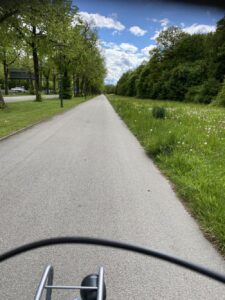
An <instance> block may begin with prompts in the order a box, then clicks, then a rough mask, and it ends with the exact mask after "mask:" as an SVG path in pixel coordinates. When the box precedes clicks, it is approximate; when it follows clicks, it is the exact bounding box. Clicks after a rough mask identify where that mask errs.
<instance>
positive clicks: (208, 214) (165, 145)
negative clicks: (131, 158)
mask: <svg viewBox="0 0 225 300" xmlns="http://www.w3.org/2000/svg"><path fill="white" fill-rule="evenodd" d="M108 98H109V100H110V101H111V103H112V105H113V106H114V108H115V110H116V111H117V113H118V114H119V115H120V116H121V118H122V119H123V120H124V121H125V122H126V124H127V125H128V127H129V128H130V129H131V130H132V132H133V133H134V134H135V135H136V136H137V138H138V139H139V141H140V143H141V144H142V145H143V147H144V148H145V150H146V152H147V154H148V155H150V156H151V157H152V158H153V159H154V161H155V162H156V164H157V165H158V166H159V168H160V169H161V170H162V171H163V173H164V174H166V175H167V176H168V177H169V178H170V180H171V181H172V183H173V184H174V187H175V190H176V191H177V192H178V194H179V195H180V196H182V199H183V200H184V201H185V204H186V206H187V207H188V209H189V211H191V213H192V214H193V215H194V216H195V217H196V219H197V220H198V221H199V224H200V226H201V228H202V229H203V231H204V233H205V234H206V236H207V237H208V238H209V239H210V240H211V241H213V242H214V244H216V245H217V247H218V248H219V249H220V251H221V253H222V254H223V255H225V109H224V108H216V107H211V106H206V105H196V104H186V103H180V102H172V101H156V100H137V99H135V98H131V97H121V96H111V95H110V96H108ZM154 106H162V107H165V108H166V118H165V119H156V118H153V116H152V108H153V107H154Z"/></svg>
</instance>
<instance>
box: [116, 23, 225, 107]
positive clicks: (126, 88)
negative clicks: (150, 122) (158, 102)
mask: <svg viewBox="0 0 225 300" xmlns="http://www.w3.org/2000/svg"><path fill="white" fill-rule="evenodd" d="M224 24H225V18H223V19H222V20H220V21H219V22H218V24H217V30H216V32H215V33H208V34H194V35H190V34H187V33H184V32H183V31H182V29H180V28H178V27H174V26H172V27H169V28H167V29H166V30H164V31H162V32H161V33H160V34H159V37H158V38H157V47H156V48H155V49H154V50H153V51H152V52H151V57H150V60H149V61H148V62H147V63H145V64H144V65H142V66H141V68H140V67H139V68H137V69H136V70H134V71H128V72H126V73H125V74H123V75H122V77H121V78H120V80H119V81H118V83H117V88H116V91H117V94H118V95H124V96H137V97H139V98H152V99H162V100H178V101H184V100H185V101H192V102H199V103H211V102H212V100H213V99H214V97H215V96H216V95H217V93H218V91H219V87H220V83H221V82H222V81H223V78H224V76H225V64H224V61H225V38H224V37H225V25H224Z"/></svg>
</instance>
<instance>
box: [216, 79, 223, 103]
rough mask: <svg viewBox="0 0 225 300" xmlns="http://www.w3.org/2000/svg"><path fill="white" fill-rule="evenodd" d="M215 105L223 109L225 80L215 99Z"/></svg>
mask: <svg viewBox="0 0 225 300" xmlns="http://www.w3.org/2000/svg"><path fill="white" fill-rule="evenodd" d="M215 103H216V104H217V105H219V106H223V107H225V80H224V81H223V85H222V88H221V90H220V92H219V93H218V95H217V97H216V98H215Z"/></svg>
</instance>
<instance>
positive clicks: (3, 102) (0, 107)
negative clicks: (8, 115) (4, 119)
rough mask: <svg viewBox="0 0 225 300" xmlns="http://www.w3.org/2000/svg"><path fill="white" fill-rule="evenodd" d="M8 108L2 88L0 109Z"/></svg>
mask: <svg viewBox="0 0 225 300" xmlns="http://www.w3.org/2000/svg"><path fill="white" fill-rule="evenodd" d="M5 107H6V104H5V101H4V98H3V95H2V90H1V86H0V109H3V108H5Z"/></svg>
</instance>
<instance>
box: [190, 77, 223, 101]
mask: <svg viewBox="0 0 225 300" xmlns="http://www.w3.org/2000/svg"><path fill="white" fill-rule="evenodd" d="M219 88H220V83H219V82H218V81H217V80H216V79H214V78H210V79H208V80H207V81H205V82H204V83H203V84H202V85H197V86H192V87H190V88H189V89H188V91H187V93H186V95H185V100H186V101H188V102H197V103H205V104H208V103H211V102H212V100H213V98H214V97H215V96H216V95H217V93H218V90H219Z"/></svg>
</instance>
